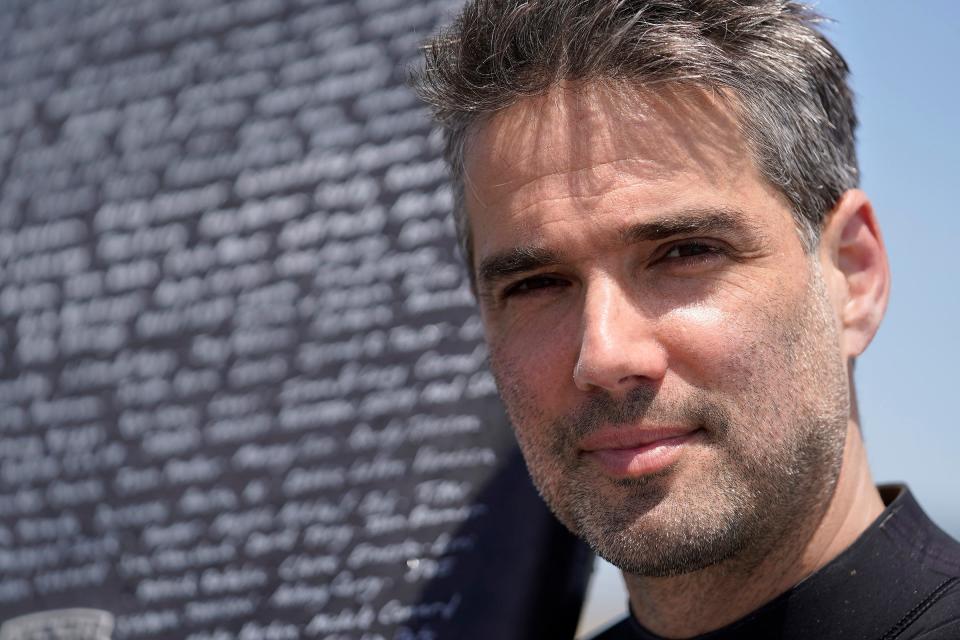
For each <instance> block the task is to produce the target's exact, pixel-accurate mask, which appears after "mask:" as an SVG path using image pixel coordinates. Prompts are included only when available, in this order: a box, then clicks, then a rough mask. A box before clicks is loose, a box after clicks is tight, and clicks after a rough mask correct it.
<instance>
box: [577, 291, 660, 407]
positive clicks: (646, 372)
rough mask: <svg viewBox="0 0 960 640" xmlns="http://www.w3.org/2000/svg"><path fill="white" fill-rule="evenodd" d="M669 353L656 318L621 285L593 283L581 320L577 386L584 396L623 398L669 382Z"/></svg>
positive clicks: (587, 294)
mask: <svg viewBox="0 0 960 640" xmlns="http://www.w3.org/2000/svg"><path fill="white" fill-rule="evenodd" d="M666 371H667V353H666V350H665V349H664V346H663V345H662V344H661V342H660V341H659V340H658V339H657V333H656V327H655V319H653V318H650V317H649V315H648V314H647V313H646V312H644V310H643V309H642V308H640V307H639V305H638V304H637V303H636V301H635V300H633V299H631V297H630V296H629V295H627V292H625V291H624V290H623V289H622V288H621V287H620V286H619V285H618V284H617V283H616V282H614V281H612V280H604V281H600V282H594V283H591V284H590V285H589V286H588V287H587V289H586V293H585V297H584V303H583V311H582V318H581V335H580V352H579V354H578V357H577V363H576V366H575V367H574V370H573V381H574V383H575V384H576V386H577V388H578V389H580V390H581V391H596V390H600V389H603V390H606V391H608V392H610V393H611V394H614V395H617V394H623V393H625V392H627V391H629V390H630V389H632V388H634V387H636V386H637V385H638V384H644V383H646V384H649V382H650V381H656V380H660V379H662V378H663V376H664V375H665V374H666Z"/></svg>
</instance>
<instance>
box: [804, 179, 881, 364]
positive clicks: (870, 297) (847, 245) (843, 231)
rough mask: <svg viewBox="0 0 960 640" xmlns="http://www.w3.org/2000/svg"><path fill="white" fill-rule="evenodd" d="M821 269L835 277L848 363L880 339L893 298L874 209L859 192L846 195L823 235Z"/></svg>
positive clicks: (832, 214) (835, 294)
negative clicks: (879, 334) (874, 340)
mask: <svg viewBox="0 0 960 640" xmlns="http://www.w3.org/2000/svg"><path fill="white" fill-rule="evenodd" d="M821 259H822V260H824V261H825V262H827V264H825V265H823V266H824V267H826V268H828V269H830V271H831V272H832V273H833V274H834V278H833V286H831V285H830V284H829V281H828V286H830V287H831V289H832V291H831V294H832V297H833V299H834V303H835V305H836V311H837V313H838V318H839V321H840V329H841V332H842V345H843V349H844V352H845V353H844V355H845V356H846V357H847V358H855V357H856V356H858V355H860V354H861V353H863V351H864V350H865V349H866V348H867V345H869V344H870V341H871V340H872V339H873V336H874V334H876V332H877V329H878V328H879V326H880V321H881V319H882V318H883V314H884V312H885V311H886V308H887V300H888V298H889V295H890V268H889V264H888V261H887V252H886V249H885V247H884V245H883V237H882V236H881V234H880V226H879V224H878V223H877V219H876V215H875V213H874V211H873V205H871V204H870V200H869V199H868V198H867V196H866V194H864V193H863V192H862V191H860V190H859V189H851V190H849V191H847V192H846V193H844V194H843V196H842V197H841V198H840V200H839V201H838V202H837V205H836V207H834V210H833V211H832V212H831V214H830V217H829V218H828V220H827V223H826V225H825V226H824V229H823V233H822V235H821Z"/></svg>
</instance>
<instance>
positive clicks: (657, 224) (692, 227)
mask: <svg viewBox="0 0 960 640" xmlns="http://www.w3.org/2000/svg"><path fill="white" fill-rule="evenodd" d="M718 232H724V233H730V234H733V235H735V236H737V237H738V238H740V239H741V240H744V241H747V242H748V244H751V245H752V244H755V243H756V241H757V240H759V239H760V238H762V233H761V232H760V229H759V228H758V227H757V226H756V225H754V224H753V223H751V222H750V221H749V217H748V216H747V214H746V213H745V212H743V211H741V210H740V209H735V208H731V207H713V208H697V209H681V210H678V211H672V212H670V213H667V214H664V215H661V216H659V217H657V218H654V219H653V220H647V221H645V222H638V223H636V224H632V225H630V226H629V227H627V228H625V229H623V230H622V231H621V232H620V242H621V243H622V244H623V245H631V244H636V243H639V242H652V241H657V240H665V239H667V238H672V237H674V236H682V235H692V234H697V233H718ZM560 262H561V255H560V254H559V253H557V252H556V251H553V250H550V249H546V248H544V247H538V246H519V247H512V248H510V249H506V250H504V251H501V252H498V253H495V254H493V255H491V256H488V257H486V258H484V259H483V260H481V261H480V264H479V266H478V267H477V276H478V278H477V281H478V283H479V284H480V286H481V288H489V287H492V286H493V285H495V284H496V283H497V282H499V281H501V280H504V279H507V278H510V277H511V276H515V275H517V274H521V273H527V272H530V271H536V270H537V269H542V268H544V267H548V266H552V265H556V264H558V263H560Z"/></svg>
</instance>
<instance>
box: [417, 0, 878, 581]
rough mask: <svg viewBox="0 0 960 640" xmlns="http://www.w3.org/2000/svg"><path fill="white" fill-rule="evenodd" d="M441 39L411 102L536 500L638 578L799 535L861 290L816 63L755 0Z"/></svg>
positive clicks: (872, 289) (844, 379) (838, 118)
mask: <svg viewBox="0 0 960 640" xmlns="http://www.w3.org/2000/svg"><path fill="white" fill-rule="evenodd" d="M456 28H459V29H460V33H459V35H456V36H451V35H447V36H444V37H443V38H445V40H443V42H446V44H442V43H438V44H435V45H434V47H435V49H434V51H435V53H434V54H433V56H432V57H431V56H428V64H433V65H437V66H435V67H434V70H433V71H432V72H431V73H428V74H427V78H428V79H429V78H431V77H432V78H433V79H434V80H437V82H440V81H441V80H442V79H443V78H447V79H448V80H450V83H448V84H447V85H445V86H444V87H439V86H435V87H434V88H433V89H432V90H430V91H427V90H424V91H423V92H424V93H428V94H431V95H433V96H434V97H435V98H437V99H439V96H442V95H446V96H447V98H448V102H447V103H446V106H445V107H442V108H441V109H440V111H439V115H440V116H441V118H442V119H443V120H442V121H443V122H444V123H445V124H446V125H447V126H448V136H449V143H450V146H449V151H450V158H451V162H452V165H453V168H454V174H455V176H456V179H457V180H460V181H461V184H462V187H463V188H462V192H461V198H460V200H459V203H458V207H459V208H460V211H461V215H463V216H465V218H464V222H463V224H462V225H461V228H462V229H463V230H464V231H466V232H467V233H466V235H465V236H464V241H465V242H466V243H467V246H468V251H467V252H466V253H467V255H468V256H469V261H470V269H471V272H472V274H473V277H474V278H475V284H476V289H477V292H478V298H479V300H480V307H481V313H482V316H483V320H484V325H485V329H486V334H487V339H488V342H489V344H490V351H491V365H492V368H493V371H494V375H495V376H496V379H497V383H498V386H499V388H500V392H501V395H502V397H503V399H504V402H505V404H506V406H507V409H508V412H509V414H510V416H511V419H512V421H513V423H514V426H515V429H516V432H517V437H518V440H519V442H520V445H521V448H522V450H523V453H524V456H525V458H526V460H527V464H528V467H529V469H530V472H531V475H532V476H533V478H534V481H535V483H536V484H537V487H538V488H539V490H540V492H541V494H542V495H543V496H544V498H545V499H546V501H547V503H548V504H549V505H550V506H551V508H552V509H553V511H554V512H555V513H556V514H557V516H558V517H559V518H560V519H561V520H562V521H563V522H564V523H565V524H566V525H567V526H568V527H570V528H571V529H572V530H573V531H574V532H575V533H577V534H579V535H581V536H582V537H584V538H585V539H586V540H587V541H588V542H589V543H590V544H591V545H592V546H593V547H594V549H595V550H597V552H598V553H600V555H602V556H604V557H605V558H607V559H608V560H610V561H611V562H613V563H614V564H617V565H618V566H620V567H621V568H623V569H625V570H627V571H629V572H633V573H637V574H641V575H651V576H656V575H672V574H678V573H684V572H689V571H693V570H696V569H699V568H703V567H706V566H709V565H713V564H716V563H718V562H721V561H723V560H725V559H727V558H730V557H732V556H736V555H738V554H739V555H740V556H744V554H746V555H750V554H762V553H765V552H767V551H769V550H770V549H771V548H773V547H774V546H775V544H776V542H777V541H780V540H783V539H784V538H785V537H789V536H790V535H791V534H793V533H795V532H798V531H801V530H803V529H804V527H805V526H806V524H807V523H809V522H812V521H816V520H817V519H818V518H819V517H820V516H821V515H822V513H823V512H824V509H825V508H826V505H827V503H828V502H829V500H830V496H831V495H832V493H833V490H834V487H835V485H836V483H837V480H838V477H839V475H840V473H841V468H842V465H843V459H844V451H845V449H844V447H845V443H847V441H848V438H849V437H850V433H851V431H850V424H851V420H850V417H851V401H850V390H849V385H848V380H849V375H850V372H849V367H850V362H851V360H852V359H853V358H854V357H856V356H857V355H858V354H859V353H860V352H861V351H862V350H863V349H864V348H865V347H866V345H867V343H868V342H869V340H870V338H871V337H872V335H873V332H874V331H875V330H876V326H877V324H878V323H879V318H880V315H882V311H883V306H884V304H885V300H886V294H887V280H886V275H885V274H886V263H885V260H884V258H883V250H882V245H881V244H880V241H879V235H878V232H877V229H876V225H875V221H874V219H873V214H872V211H871V209H870V205H869V202H868V201H866V199H865V198H864V197H863V194H861V193H860V192H859V191H856V190H851V188H852V187H853V186H854V183H855V180H856V168H855V158H854V155H853V127H854V116H853V113H852V109H851V107H850V96H849V92H848V91H847V89H846V87H845V85H844V83H843V76H844V74H845V67H844V65H843V62H842V60H840V58H839V56H838V55H837V54H836V53H835V52H834V51H833V49H832V48H831V47H830V46H829V45H828V44H826V43H825V41H823V40H822V39H821V38H820V37H819V36H818V35H817V34H816V33H815V32H814V31H812V30H811V29H810V27H809V26H808V25H807V23H806V16H805V14H804V13H803V12H802V10H801V9H800V8H799V7H797V6H795V5H793V4H787V3H779V2H753V3H744V2H719V1H713V2H706V1H700V2H695V1H692V2H634V3H628V2H544V3H537V2H531V3H513V2H508V3H502V2H480V3H474V4H471V5H469V6H468V9H467V10H466V12H465V14H464V17H462V18H461V20H460V22H459V23H458V25H457V27H456ZM484 47H488V49H485V50H483V51H479V50H478V49H483V48H484ZM444 48H446V49H448V50H456V51H454V52H453V53H451V52H450V51H447V52H446V53H444V52H443V51H441V50H442V49H444ZM618 56H619V57H620V58H621V66H620V67H616V66H615V65H614V62H615V61H616V60H617V58H618ZM468 59H469V62H468V61H467V60H468ZM474 66H476V67H477V68H476V69H474V68H473V67H474ZM468 67H469V68H468ZM454 79H458V81H459V82H460V89H458V90H457V91H459V93H456V92H455V91H454V89H453V87H452V84H453V80H454ZM792 82H796V83H798V86H792V85H791V83H792ZM494 85H497V86H499V87H500V89H497V90H494V88H493V87H494ZM465 87H470V89H469V90H465V89H464V88H465ZM431 92H432V93H431ZM444 92H447V93H446V94H444ZM454 95H459V98H458V100H459V101H460V102H458V103H456V104H454V102H455V101H454V100H453V96H454ZM777 101H779V102H777ZM471 110H472V111H471ZM798 230H799V233H798ZM821 233H822V237H821ZM818 238H819V240H818Z"/></svg>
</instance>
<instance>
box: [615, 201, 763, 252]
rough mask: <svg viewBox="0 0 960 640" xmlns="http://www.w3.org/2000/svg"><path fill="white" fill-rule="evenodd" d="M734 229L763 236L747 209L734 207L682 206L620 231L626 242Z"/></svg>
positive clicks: (725, 231) (753, 236) (747, 235)
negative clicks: (697, 207)
mask: <svg viewBox="0 0 960 640" xmlns="http://www.w3.org/2000/svg"><path fill="white" fill-rule="evenodd" d="M718 232H724V233H733V234H735V235H737V236H740V237H744V238H758V237H760V236H762V234H761V233H760V229H759V227H757V225H755V224H753V223H752V222H750V221H749V217H748V216H747V214H746V213H745V212H744V211H741V210H740V209H734V208H732V207H712V208H706V209H703V208H700V209H681V210H679V211H674V212H671V213H669V214H666V215H663V216H661V217H658V218H655V219H653V220H648V221H646V222H638V223H637V224H633V225H630V226H629V227H627V228H626V229H624V230H623V231H622V232H621V241H622V242H623V244H625V245H629V244H634V243H637V242H651V241H654V240H665V239H667V238H672V237H673V236H680V235H690V234H695V233H718Z"/></svg>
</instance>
